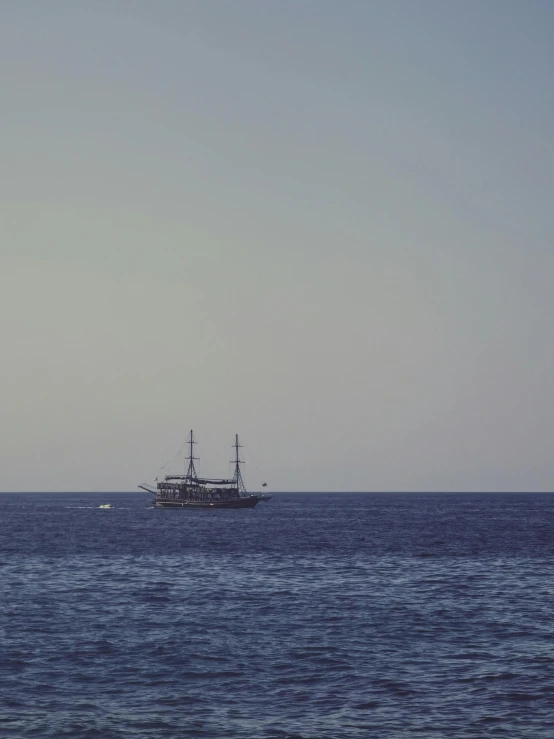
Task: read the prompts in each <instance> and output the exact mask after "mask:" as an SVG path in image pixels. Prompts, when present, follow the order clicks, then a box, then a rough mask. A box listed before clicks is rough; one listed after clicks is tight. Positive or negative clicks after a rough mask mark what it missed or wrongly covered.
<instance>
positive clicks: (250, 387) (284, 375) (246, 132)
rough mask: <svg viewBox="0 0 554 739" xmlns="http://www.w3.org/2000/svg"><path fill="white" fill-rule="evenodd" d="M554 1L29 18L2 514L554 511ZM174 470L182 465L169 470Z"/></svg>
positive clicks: (10, 86)
mask: <svg viewBox="0 0 554 739" xmlns="http://www.w3.org/2000/svg"><path fill="white" fill-rule="evenodd" d="M553 69H554V4H553V3H552V2H551V1H550V0H341V1H340V2H339V1H338V0H233V2H230V1H229V0H157V1H156V2H151V1H150V0H95V2H94V3H91V2H89V0H49V1H48V2H44V0H3V1H1V2H0V78H1V84H0V106H1V107H0V110H1V116H0V131H1V136H0V165H1V171H2V177H1V178H0V337H1V339H2V347H3V350H2V354H1V359H0V394H1V395H0V397H1V406H0V411H1V423H0V434H1V436H0V458H1V460H2V464H1V467H0V490H2V491H112V490H113V491H116V490H133V489H136V485H138V484H139V483H141V482H143V481H151V480H152V479H153V478H154V477H155V476H156V475H157V474H160V471H161V473H163V472H166V473H168V472H177V473H178V472H180V471H181V469H182V468H183V464H184V463H183V460H182V458H181V456H180V455H177V458H176V459H175V460H174V462H173V463H170V464H167V463H168V462H169V460H171V459H172V458H173V457H174V456H175V455H176V454H177V452H178V451H179V449H180V447H181V445H182V443H183V442H184V441H185V439H186V437H187V434H188V432H189V430H190V429H191V428H192V429H194V431H195V434H196V437H197V439H198V442H199V444H198V447H197V453H198V455H199V457H200V462H199V465H198V467H199V471H200V473H201V474H205V475H213V476H223V475H226V474H227V472H228V469H229V466H228V460H230V459H231V457H232V450H231V448H230V445H231V444H232V442H233V439H234V434H235V433H238V434H239V435H240V439H241V442H242V443H243V445H244V448H243V450H242V451H243V454H244V458H245V460H246V465H245V470H244V471H245V478H246V484H247V487H248V488H249V489H250V490H256V489H259V486H260V484H261V482H263V481H267V483H268V488H267V490H269V491H332V492H338V491H452V492H454V491H551V490H553V489H554V454H553V453H552V447H553V443H552V442H553V436H554V412H553V411H554V372H553V368H554V336H553V332H554V290H553V289H552V279H553V276H554V241H553V236H554V136H553V134H554V86H553V85H552V70H553ZM164 465H166V466H165V467H164Z"/></svg>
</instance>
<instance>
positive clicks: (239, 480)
mask: <svg viewBox="0 0 554 739" xmlns="http://www.w3.org/2000/svg"><path fill="white" fill-rule="evenodd" d="M241 446H242V445H241V444H239V435H238V434H235V443H234V444H233V447H234V449H235V459H234V460H233V461H234V462H235V474H234V476H233V482H234V483H235V484H236V486H237V489H238V491H239V493H245V492H246V488H245V487H244V482H243V480H242V475H241V473H240V466H241V464H244V462H241V461H240V459H239V449H240V448H241Z"/></svg>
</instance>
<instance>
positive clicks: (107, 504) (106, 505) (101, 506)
mask: <svg viewBox="0 0 554 739" xmlns="http://www.w3.org/2000/svg"><path fill="white" fill-rule="evenodd" d="M98 508H112V504H111V503H104V504H103V505H99V506H98Z"/></svg>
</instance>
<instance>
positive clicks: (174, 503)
mask: <svg viewBox="0 0 554 739" xmlns="http://www.w3.org/2000/svg"><path fill="white" fill-rule="evenodd" d="M260 500H262V498H261V496H259V495H248V496H246V497H244V498H235V499H234V500H217V501H213V502H211V503H210V502H208V501H198V500H166V499H163V498H158V499H157V500H156V501H155V503H154V506H155V507H156V508H210V509H211V508H254V506H255V505H257V504H258V503H259V502H260Z"/></svg>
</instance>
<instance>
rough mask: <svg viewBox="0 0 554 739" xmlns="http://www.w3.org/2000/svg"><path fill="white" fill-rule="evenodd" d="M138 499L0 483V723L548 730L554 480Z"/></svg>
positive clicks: (248, 730) (254, 732)
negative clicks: (159, 502) (154, 502)
mask: <svg viewBox="0 0 554 739" xmlns="http://www.w3.org/2000/svg"><path fill="white" fill-rule="evenodd" d="M148 500H149V496H148V495H146V494H142V493H104V494H100V493H90V494H85V493H74V494H69V493H63V494H62V493H58V494H50V493H43V494H38V493H33V494H31V493H20V494H11V493H6V494H1V495H0V630H1V645H0V649H1V651H0V736H2V737H7V738H8V739H20V738H23V737H34V738H35V739H37V738H39V739H42V738H44V739H46V738H51V739H63V738H65V737H67V738H69V737H71V738H72V739H92V738H93V737H94V738H98V739H139V738H140V739H150V738H152V739H154V738H155V739H166V738H167V739H169V738H171V739H182V738H183V737H194V738H195V739H196V738H198V739H212V738H213V739H227V738H228V739H286V738H288V739H362V738H363V739H373V738H375V739H413V738H414V737H424V738H425V739H427V738H429V737H432V738H433V739H443V738H444V739H447V738H448V739H457V738H459V739H462V738H463V739H485V738H487V737H510V739H513V738H514V737H517V738H518V739H524V738H526V737H529V739H543V738H544V739H552V736H554V639H553V626H552V623H553V622H552V612H553V607H554V582H553V565H554V495H553V494H448V495H447V494H348V493H343V494H323V493H314V494H300V493H298V494H284V493H281V494H276V495H274V497H273V498H272V499H271V500H270V501H268V502H262V503H260V504H259V505H258V506H257V507H256V508H255V509H251V510H214V511H202V510H197V511H181V510H156V509H153V508H148V507H146V503H147V502H148ZM104 503H111V504H112V505H113V508H111V509H101V508H99V507H98V506H99V505H101V504H104Z"/></svg>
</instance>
